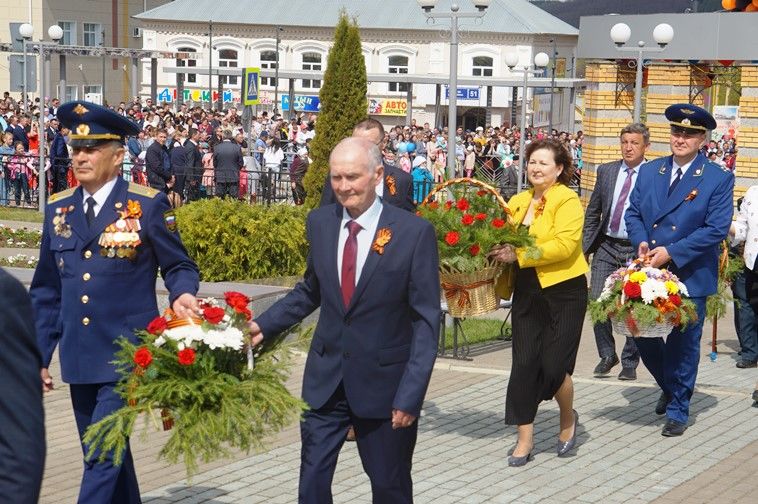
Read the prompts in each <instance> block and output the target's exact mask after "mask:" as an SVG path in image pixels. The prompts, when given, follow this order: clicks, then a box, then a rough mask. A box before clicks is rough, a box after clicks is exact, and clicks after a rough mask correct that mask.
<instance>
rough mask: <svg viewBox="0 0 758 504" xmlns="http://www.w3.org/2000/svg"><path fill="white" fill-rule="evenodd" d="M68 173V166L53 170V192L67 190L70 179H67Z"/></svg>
mask: <svg viewBox="0 0 758 504" xmlns="http://www.w3.org/2000/svg"><path fill="white" fill-rule="evenodd" d="M67 173H68V168H67V167H65V166H63V167H55V169H54V170H53V189H52V192H53V193H57V192H60V191H65V190H66V189H67V188H68V181H67V180H66V174H67Z"/></svg>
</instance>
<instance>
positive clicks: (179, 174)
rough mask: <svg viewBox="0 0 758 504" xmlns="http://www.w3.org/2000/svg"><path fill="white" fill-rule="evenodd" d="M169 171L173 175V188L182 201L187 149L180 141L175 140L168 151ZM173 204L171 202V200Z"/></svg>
mask: <svg viewBox="0 0 758 504" xmlns="http://www.w3.org/2000/svg"><path fill="white" fill-rule="evenodd" d="M169 159H170V160H171V173H172V174H173V176H174V187H173V190H174V192H176V194H178V195H179V197H180V198H181V201H184V181H185V179H186V177H187V165H186V162H187V151H186V150H185V149H184V145H183V144H182V143H181V142H180V141H176V142H175V143H174V145H173V146H172V147H171V151H170V152H169ZM172 204H173V202H172Z"/></svg>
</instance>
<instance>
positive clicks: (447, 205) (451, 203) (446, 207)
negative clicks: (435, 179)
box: [445, 200, 453, 210]
mask: <svg viewBox="0 0 758 504" xmlns="http://www.w3.org/2000/svg"><path fill="white" fill-rule="evenodd" d="M451 208H453V201H452V200H447V201H446V202H445V210H450V209H451Z"/></svg>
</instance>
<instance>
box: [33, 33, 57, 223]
mask: <svg viewBox="0 0 758 504" xmlns="http://www.w3.org/2000/svg"><path fill="white" fill-rule="evenodd" d="M47 34H48V35H49V36H50V38H51V39H53V43H45V42H43V41H40V42H39V59H40V72H39V89H40V95H42V92H43V91H42V90H43V89H45V87H46V86H47V80H46V79H47V78H49V75H45V74H46V72H45V68H43V65H45V61H46V58H49V54H45V49H46V48H47V47H48V46H53V45H57V44H58V42H59V40H60V39H61V38H63V29H62V28H61V27H60V26H58V25H52V26H50V28H48V29H47ZM45 66H46V67H48V66H49V64H48V65H45ZM45 109H46V107H45V97H44V96H42V98H41V99H40V111H39V117H38V118H37V135H38V136H39V147H38V155H39V164H38V165H37V203H38V204H39V211H40V213H43V212H44V211H45V196H46V192H47V183H46V182H45V148H46V147H47V135H46V132H47V131H46V130H47V128H45V117H46V116H47V113H46V111H45ZM51 165H52V160H51Z"/></svg>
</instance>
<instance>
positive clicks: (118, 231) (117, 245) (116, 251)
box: [98, 200, 142, 259]
mask: <svg viewBox="0 0 758 504" xmlns="http://www.w3.org/2000/svg"><path fill="white" fill-rule="evenodd" d="M122 206H123V205H122V204H121V203H117V204H116V211H117V212H118V214H119V218H118V220H117V221H116V222H114V223H113V224H109V225H108V227H106V228H105V231H103V233H102V234H101V235H100V241H99V242H98V244H99V245H100V255H102V256H105V257H111V258H113V257H120V258H126V259H134V258H135V257H136V256H137V246H138V245H139V244H140V243H142V240H140V237H139V232H140V230H141V229H142V227H141V226H140V222H139V219H140V217H142V207H141V206H140V204H139V201H133V200H129V201H128V202H127V205H126V210H119V209H120V208H121V207H122Z"/></svg>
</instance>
